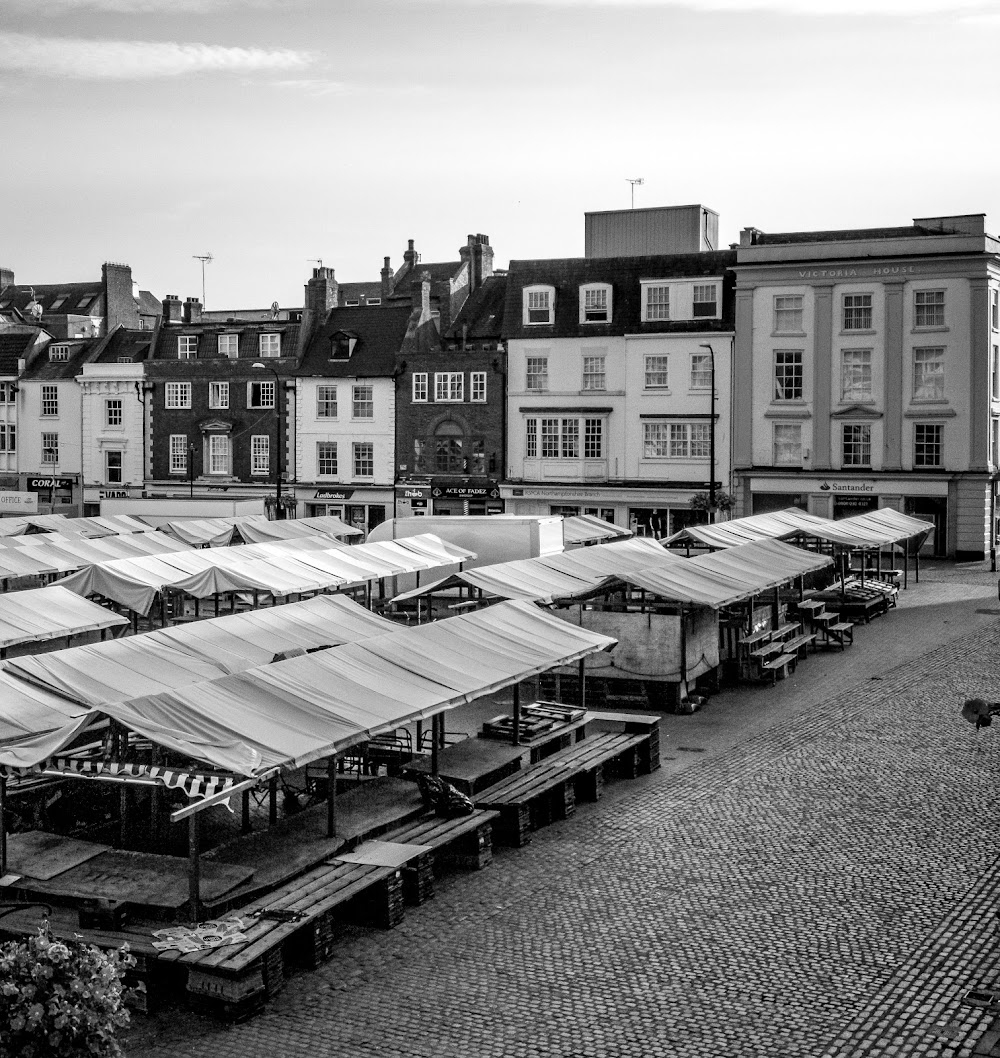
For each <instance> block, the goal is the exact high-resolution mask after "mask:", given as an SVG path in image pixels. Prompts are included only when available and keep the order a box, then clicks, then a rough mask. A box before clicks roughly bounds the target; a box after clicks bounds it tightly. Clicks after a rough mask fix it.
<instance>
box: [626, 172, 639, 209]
mask: <svg viewBox="0 0 1000 1058" xmlns="http://www.w3.org/2000/svg"><path fill="white" fill-rule="evenodd" d="M625 181H626V183H629V184H631V185H632V205H631V207H630V208H631V209H635V185H636V184H641V183H642V177H641V176H626V177H625Z"/></svg>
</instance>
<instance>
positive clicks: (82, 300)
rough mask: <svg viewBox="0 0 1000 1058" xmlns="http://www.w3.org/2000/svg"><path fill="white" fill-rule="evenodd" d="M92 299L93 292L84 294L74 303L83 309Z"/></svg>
mask: <svg viewBox="0 0 1000 1058" xmlns="http://www.w3.org/2000/svg"><path fill="white" fill-rule="evenodd" d="M93 300H94V295H93V294H84V295H83V297H82V298H80V300H79V301H78V302H77V303H76V307H77V309H85V308H86V307H87V306H88V305H89V304H90V303H91V302H92V301H93Z"/></svg>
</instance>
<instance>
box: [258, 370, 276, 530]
mask: <svg viewBox="0 0 1000 1058" xmlns="http://www.w3.org/2000/svg"><path fill="white" fill-rule="evenodd" d="M252 366H253V369H254V370H255V371H270V372H271V374H272V375H274V414H275V417H276V418H277V420H278V431H277V433H278V437H277V444H276V446H275V447H276V448H277V452H276V453H275V465H274V518H275V521H277V520H278V519H279V518H281V517H282V513H281V434H282V429H281V427H282V415H283V413H282V409H281V379H280V378H279V377H278V372H277V371H275V370H274V368H273V367H269V366H268V365H267V364H262V363H260V362H259V361H258V362H257V363H255V364H253V365H252Z"/></svg>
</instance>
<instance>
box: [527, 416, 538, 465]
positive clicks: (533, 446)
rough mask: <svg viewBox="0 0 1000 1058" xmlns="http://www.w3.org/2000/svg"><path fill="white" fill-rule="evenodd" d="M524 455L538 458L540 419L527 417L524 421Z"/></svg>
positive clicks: (529, 457) (528, 457)
mask: <svg viewBox="0 0 1000 1058" xmlns="http://www.w3.org/2000/svg"><path fill="white" fill-rule="evenodd" d="M524 457H525V459H537V458H538V420H537V419H525V422H524Z"/></svg>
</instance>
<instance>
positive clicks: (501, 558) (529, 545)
mask: <svg viewBox="0 0 1000 1058" xmlns="http://www.w3.org/2000/svg"><path fill="white" fill-rule="evenodd" d="M562 523H563V520H562V516H561V515H557V514H555V515H518V514H493V515H489V516H488V517H487V516H484V515H468V516H463V515H451V516H447V515H428V516H425V517H422V518H390V519H389V520H388V521H386V522H383V523H382V524H381V525H377V526H376V527H375V528H374V529H372V531H371V532H370V533H369V534H368V540H369V541H374V540H398V539H399V538H400V537H405V536H417V535H418V534H419V533H433V534H434V535H435V536H439V537H440V538H441V539H442V540H447V541H448V543H450V544H457V545H458V546H459V547H464V548H466V549H468V550H469V551H474V552H475V553H476V558H474V559H472V560H470V561H469V562H467V563H466V564H465V568H466V569H475V567H477V566H493V565H496V563H497V562H513V561H515V560H516V559H521V558H538V557H539V556H540V555H552V554H557V553H558V552H560V551H562V550H563V527H562Z"/></svg>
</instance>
